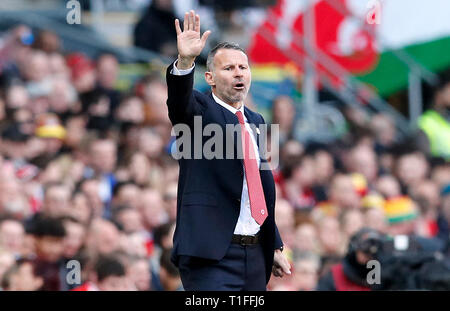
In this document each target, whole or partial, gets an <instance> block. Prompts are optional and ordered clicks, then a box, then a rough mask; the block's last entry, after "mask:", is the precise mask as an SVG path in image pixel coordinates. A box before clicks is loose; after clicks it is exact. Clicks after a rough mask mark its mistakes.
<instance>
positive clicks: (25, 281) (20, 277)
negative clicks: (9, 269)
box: [10, 263, 43, 291]
mask: <svg viewBox="0 0 450 311" xmlns="http://www.w3.org/2000/svg"><path fill="white" fill-rule="evenodd" d="M42 284H43V280H42V278H41V277H37V276H35V275H34V272H33V266H32V265H31V264H30V263H24V264H23V265H21V266H20V268H19V270H18V271H17V273H15V274H14V275H13V276H12V278H11V286H10V287H11V288H10V290H12V291H35V290H38V289H39V288H40V287H41V286H42Z"/></svg>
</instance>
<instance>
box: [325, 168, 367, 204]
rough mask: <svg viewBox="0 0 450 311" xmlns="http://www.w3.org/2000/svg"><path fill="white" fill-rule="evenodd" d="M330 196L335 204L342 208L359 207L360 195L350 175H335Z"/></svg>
mask: <svg viewBox="0 0 450 311" xmlns="http://www.w3.org/2000/svg"><path fill="white" fill-rule="evenodd" d="M329 198H330V201H331V202H333V204H335V205H337V206H339V207H342V208H349V209H351V208H358V207H359V205H360V197H359V194H358V193H357V191H356V188H355V185H354V184H353V180H352V178H351V176H350V175H343V174H339V175H335V176H334V178H333V180H332V182H331V185H330V191H329Z"/></svg>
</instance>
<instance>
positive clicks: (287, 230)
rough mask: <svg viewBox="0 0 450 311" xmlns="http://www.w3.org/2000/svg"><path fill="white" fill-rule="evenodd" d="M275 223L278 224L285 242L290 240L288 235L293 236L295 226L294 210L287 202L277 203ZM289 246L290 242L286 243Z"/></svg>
mask: <svg viewBox="0 0 450 311" xmlns="http://www.w3.org/2000/svg"><path fill="white" fill-rule="evenodd" d="M275 205H276V206H275V221H276V223H277V226H278V229H279V230H280V234H281V235H283V240H285V239H288V240H289V237H288V235H291V234H292V231H293V230H294V226H295V217H294V208H293V207H292V205H291V204H290V203H289V202H288V201H286V200H280V201H278V202H276V203H275ZM285 242H286V244H289V243H288V241H285Z"/></svg>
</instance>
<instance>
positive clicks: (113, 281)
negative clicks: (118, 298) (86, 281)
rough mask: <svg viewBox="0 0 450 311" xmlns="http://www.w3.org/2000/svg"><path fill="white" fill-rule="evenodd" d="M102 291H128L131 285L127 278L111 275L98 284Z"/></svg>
mask: <svg viewBox="0 0 450 311" xmlns="http://www.w3.org/2000/svg"><path fill="white" fill-rule="evenodd" d="M98 288H99V289H100V290H101V291H127V290H130V284H129V282H128V280H127V278H126V277H125V276H116V275H111V276H108V277H107V278H105V279H104V280H102V281H101V282H99V283H98Z"/></svg>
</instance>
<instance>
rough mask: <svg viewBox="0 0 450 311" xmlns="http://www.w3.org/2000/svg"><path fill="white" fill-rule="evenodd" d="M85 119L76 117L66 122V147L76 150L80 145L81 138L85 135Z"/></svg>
mask: <svg viewBox="0 0 450 311" xmlns="http://www.w3.org/2000/svg"><path fill="white" fill-rule="evenodd" d="M86 124H87V122H86V119H85V117H84V116H76V117H72V118H70V119H68V120H67V122H66V137H65V143H66V145H68V146H70V147H72V148H77V147H79V145H80V144H81V141H82V139H83V137H84V136H85V135H86V132H87V131H86Z"/></svg>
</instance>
